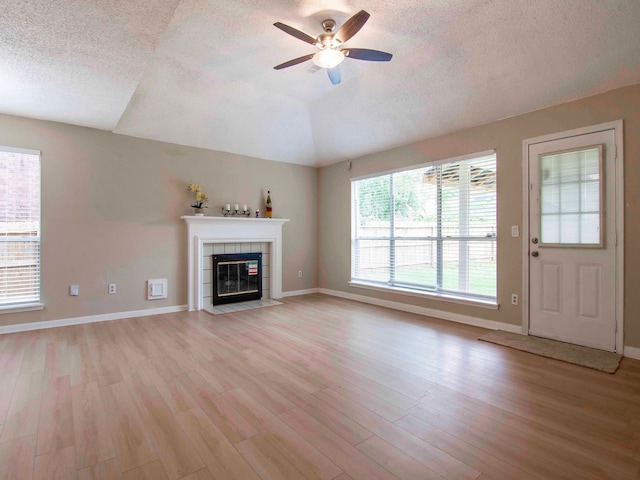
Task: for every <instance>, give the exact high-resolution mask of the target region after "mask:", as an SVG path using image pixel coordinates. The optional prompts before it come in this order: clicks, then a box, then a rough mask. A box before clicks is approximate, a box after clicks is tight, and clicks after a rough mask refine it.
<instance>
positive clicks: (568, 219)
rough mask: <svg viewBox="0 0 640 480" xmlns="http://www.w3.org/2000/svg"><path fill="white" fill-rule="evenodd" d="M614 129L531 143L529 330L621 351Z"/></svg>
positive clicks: (579, 343)
mask: <svg viewBox="0 0 640 480" xmlns="http://www.w3.org/2000/svg"><path fill="white" fill-rule="evenodd" d="M615 152H616V148H615V132H614V130H606V131H602V132H597V133H589V134H585V135H578V136H572V137H568V138H563V139H559V140H552V141H547V142H542V143H536V144H532V145H529V179H530V183H531V185H530V193H529V194H530V200H529V232H530V235H529V237H530V238H529V242H530V243H529V300H530V301H529V309H530V311H529V333H530V334H531V335H536V336H540V337H546V338H552V339H555V340H561V341H564V342H569V343H574V344H578V345H585V346H589V347H595V348H599V349H602V350H609V351H615V348H616V287H615V285H616V230H615V229H616V224H615V222H616V211H615V209H616V202H615V178H616V175H615V163H616V162H615V154H616V153H615Z"/></svg>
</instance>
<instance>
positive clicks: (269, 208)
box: [264, 190, 273, 218]
mask: <svg viewBox="0 0 640 480" xmlns="http://www.w3.org/2000/svg"><path fill="white" fill-rule="evenodd" d="M265 207H266V208H265V210H266V211H265V214H264V216H265V217H267V218H271V216H272V215H273V207H272V205H271V191H270V190H267V201H266V203H265Z"/></svg>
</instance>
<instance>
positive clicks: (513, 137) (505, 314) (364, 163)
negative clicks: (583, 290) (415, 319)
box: [318, 85, 640, 347]
mask: <svg viewBox="0 0 640 480" xmlns="http://www.w3.org/2000/svg"><path fill="white" fill-rule="evenodd" d="M619 119H622V120H624V136H625V138H624V150H625V185H624V188H625V205H626V210H625V272H624V276H625V284H624V288H625V292H626V297H625V307H624V316H625V326H624V329H625V345H628V346H632V347H640V320H639V319H638V312H640V296H639V295H637V292H638V291H640V246H639V245H640V242H638V240H637V239H638V238H639V235H640V222H639V221H638V219H639V218H640V202H639V200H640V189H639V186H640V85H635V86H632V87H627V88H623V89H619V90H614V91H611V92H607V93H605V94H602V95H597V96H594V97H590V98H587V99H583V100H579V101H575V102H571V103H566V104H563V105H559V106H556V107H552V108H547V109H544V110H539V111H536V112H532V113H528V114H525V115H520V116H517V117H512V118H508V119H505V120H501V121H498V122H493V123H490V124H487V125H482V126H478V127H474V128H469V129H467V130H463V131H460V132H456V133H453V134H450V135H444V136H441V137H437V138H432V139H428V140H424V141H420V142H416V143H413V144H411V145H407V146H403V147H398V148H394V149H391V150H387V151H384V152H379V153H375V154H372V155H367V156H365V157H362V158H358V159H355V160H352V170H351V171H349V170H347V168H346V164H345V163H344V162H343V163H338V164H335V165H332V166H329V167H326V168H323V169H321V170H320V177H319V184H320V186H319V195H320V198H319V205H320V212H319V229H318V232H319V252H320V256H319V267H318V271H319V285H320V287H322V288H327V289H332V290H338V291H342V292H348V293H353V294H358V295H365V296H370V297H376V298H380V299H384V300H391V301H396V302H403V303H405V304H411V305H418V306H423V307H427V308H434V309H438V310H442V311H446V312H452V313H457V314H462V315H470V316H475V317H480V318H484V319H489V320H495V321H498V322H503V323H508V324H512V325H521V322H522V313H521V310H520V308H521V307H519V306H512V305H511V304H510V300H509V299H510V295H511V293H518V294H521V293H522V292H521V291H520V290H521V289H522V238H512V237H511V234H510V226H511V225H520V226H522V224H523V218H522V217H523V214H522V197H523V192H522V165H523V163H522V162H523V159H522V141H523V140H524V139H527V138H531V137H536V136H540V135H546V134H551V133H556V132H561V131H565V130H571V129H575V128H579V127H584V126H589V125H594V124H599V123H604V122H609V121H613V120H619ZM492 148H495V149H496V151H497V158H498V301H499V303H500V308H499V309H498V310H497V311H496V310H487V309H484V308H479V307H471V306H463V305H458V304H452V303H449V302H443V301H439V300H435V299H434V300H431V299H428V300H425V299H420V298H416V297H410V296H405V295H397V294H390V293H382V292H377V291H371V290H364V289H359V288H355V287H350V286H349V285H348V283H347V282H348V281H349V278H350V234H351V232H350V219H349V215H350V212H349V204H350V179H351V178H352V177H358V176H361V175H366V174H372V173H376V172H383V171H387V170H391V169H396V168H401V167H406V166H411V165H417V164H421V163H425V162H428V161H431V160H439V159H443V158H449V157H455V156H458V155H463V154H468V153H473V152H480V151H484V150H489V149H492Z"/></svg>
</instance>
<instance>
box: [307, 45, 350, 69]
mask: <svg viewBox="0 0 640 480" xmlns="http://www.w3.org/2000/svg"><path fill="white" fill-rule="evenodd" d="M343 60H344V53H342V52H341V51H340V50H335V49H333V48H325V49H324V50H320V51H319V52H318V53H316V54H315V55H314V56H313V63H315V64H316V65H317V66H319V67H322V68H333V67H337V66H338V65H340V63H342V61H343Z"/></svg>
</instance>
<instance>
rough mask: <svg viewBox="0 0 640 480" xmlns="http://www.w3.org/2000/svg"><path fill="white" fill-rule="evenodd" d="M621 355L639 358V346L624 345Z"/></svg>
mask: <svg viewBox="0 0 640 480" xmlns="http://www.w3.org/2000/svg"><path fill="white" fill-rule="evenodd" d="M623 355H624V356H625V357H629V358H635V359H636V360H640V348H636V347H629V346H626V345H625V347H624V352H623Z"/></svg>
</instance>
